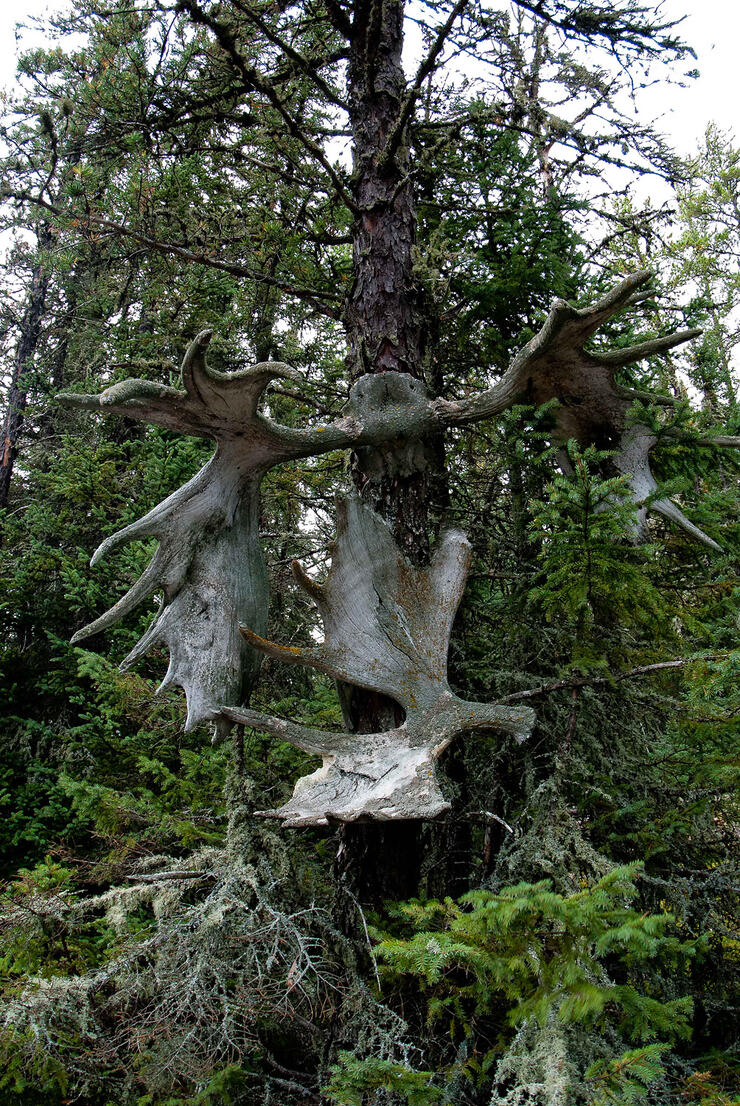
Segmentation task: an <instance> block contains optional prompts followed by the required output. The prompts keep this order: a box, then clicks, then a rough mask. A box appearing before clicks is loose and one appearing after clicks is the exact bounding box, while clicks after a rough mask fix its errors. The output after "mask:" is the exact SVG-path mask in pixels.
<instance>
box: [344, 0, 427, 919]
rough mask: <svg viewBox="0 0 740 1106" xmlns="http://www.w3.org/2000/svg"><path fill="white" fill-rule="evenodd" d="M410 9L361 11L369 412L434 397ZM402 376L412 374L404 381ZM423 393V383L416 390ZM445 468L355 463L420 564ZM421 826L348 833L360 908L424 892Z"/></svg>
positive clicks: (358, 333) (357, 14) (373, 451)
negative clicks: (401, 393)
mask: <svg viewBox="0 0 740 1106" xmlns="http://www.w3.org/2000/svg"><path fill="white" fill-rule="evenodd" d="M403 13H404V0H356V3H355V6H354V19H353V24H352V38H351V46H350V62H349V72H348V83H349V93H350V111H351V125H352V134H353V144H354V145H353V168H354V173H353V199H354V201H355V203H356V205H357V212H356V214H355V220H354V225H353V232H352V237H353V261H354V283H353V286H352V289H351V292H350V296H349V299H348V303H347V308H346V312H345V319H344V324H345V329H346V334H347V346H348V354H347V367H348V373H349V378H350V381H351V382H352V383H355V382H356V381H357V380H358V379H359V378H360V377H362V376H365V375H366V374H384V373H392V374H393V377H392V378H391V377H389V378H388V380H387V381H386V382H381V381H380V380H379V381H378V387H377V388H373V389H370V390H369V391H368V395H367V402H368V404H379V403H383V402H392V401H393V395H394V394H398V393H397V392H396V391H395V390H396V389H397V388H399V387H400V388H406V387H410V388H415V387H423V380H424V360H425V355H426V353H427V351H426V350H425V348H424V340H423V335H422V326H421V319H420V312H419V305H420V297H419V292H418V289H417V286H416V283H415V280H414V272H413V250H414V241H415V230H416V217H415V211H414V194H413V187H412V183H411V180H410V178H409V175H408V174H409V155H408V146H407V143H406V135H405V134H403V135H401V138H400V143H399V145H398V148H397V150H396V151H395V152H394V154H393V156H391V157H387V156H385V157H384V156H383V155H384V150H385V146H386V142H387V139H388V136H389V135H390V134H391V133H392V131H393V126H394V123H395V122H396V120H397V118H398V116H399V113H400V111H401V107H402V103H403V99H404V96H405V94H406V91H407V86H406V78H405V75H404V72H403V68H402V65H401V51H402V47H403ZM396 374H403V376H404V378H405V380H407V381H408V384H406V383H404V380H401V381H398V378H397V377H396ZM412 382H419V384H414V383H412ZM443 464H444V459H443V454H442V450H441V442H440V441H434V440H433V441H428V442H425V443H422V442H420V441H413V442H407V441H398V442H394V443H393V444H392V445H391V446H390V447H388V446H386V447H384V448H382V449H379V448H367V449H362V450H360V451H358V453H357V454H356V455H355V456H354V457H353V478H354V482H355V485H356V486H357V488H358V490H359V491H360V492H361V494H362V496H363V498H364V499H365V500H366V501H367V502H369V503H371V504H372V506H373V507H374V508H375V509H376V510H377V511H378V512H379V513H380V514H381V515H382V516H383V517H384V518H385V519H387V520H388V522H390V524H391V526H392V527H393V532H394V535H395V538H396V541H397V543H398V545H399V547H400V548H401V549H402V550H403V551H404V553H405V554H406V556H407V557H408V558H409V560H410V561H411V562H412V563H413V564H416V565H422V564H425V563H426V562H427V561H428V559H429V550H430V538H431V531H432V529H433V521H434V511H433V509H432V504H433V499H434V493H435V490H436V488H437V487H438V485H439V477H438V474H439V471H440V469H441V468H442V467H443ZM340 695H341V698H342V705H343V710H344V714H345V722H346V724H347V725H348V727H350V728H351V729H353V730H354V731H355V732H361V733H362V732H364V733H374V732H378V731H381V730H386V729H389V728H392V727H394V726H397V725H398V724H399V723H400V722H401V721H402V720H403V711H402V710H401V708H400V706H399V705H398V703H395V702H393V701H392V700H390V699H387V698H385V697H384V696H382V695H379V694H378V693H375V692H367V691H364V690H362V689H360V688H356V687H353V688H343V689H341V691H340ZM420 861H421V851H420V827H419V825H418V823H415V822H397V823H388V824H386V825H383V824H377V823H375V824H364V825H363V824H357V823H355V824H348V825H344V826H342V827H341V829H340V847H339V852H338V855H337V865H336V873H337V875H338V877H339V879H340V881H341V882H342V883H343V884H344V885H345V887H347V888H348V889H349V891H350V892H351V893H352V895H353V896H354V897H355V898H357V899H358V900H359V901H360V902H362V903H365V904H369V905H371V906H378V905H380V903H382V902H383V900H385V899H393V898H406V897H409V896H411V895H415V894H416V893H417V891H418V883H419V873H420Z"/></svg>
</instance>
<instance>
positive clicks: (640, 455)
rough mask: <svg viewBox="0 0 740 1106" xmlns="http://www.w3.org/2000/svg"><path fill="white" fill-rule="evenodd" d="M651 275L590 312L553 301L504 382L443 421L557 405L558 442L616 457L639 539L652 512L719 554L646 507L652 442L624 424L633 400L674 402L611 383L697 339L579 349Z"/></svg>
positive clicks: (636, 278)
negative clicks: (516, 406)
mask: <svg viewBox="0 0 740 1106" xmlns="http://www.w3.org/2000/svg"><path fill="white" fill-rule="evenodd" d="M651 275H652V274H651V273H649V272H639V273H632V274H631V275H630V276H628V277H626V278H625V279H624V280H623V281H622V282H621V284H619V285H618V286H617V287H616V288H614V289H612V291H611V292H609V293H608V294H607V295H606V296H604V297H603V298H602V299H601V300H599V301H598V302H597V303H595V304H592V305H591V306H590V307H584V308H577V307H573V306H572V304H569V303H566V302H565V301H564V300H558V301H556V302H555V304H554V305H553V308H552V310H551V312H550V315H549V317H548V318H547V320H546V322H545V324H544V326H543V327H542V329H541V331H540V332H539V334H537V335H535V337H534V338H533V339H532V341H531V342H529V343H528V344H527V345H526V346H525V347H524V349H522V350H521V351H520V352H519V353H518V354H517V356H516V357H515V358H514V360H513V362H512V363H511V366H510V367H509V369H508V370H507V372H506V373H505V375H504V376H503V378H502V379H501V380H500V381H499V382H498V383H497V384H496V385H495V386H494V387H493V388H490V389H489V390H488V391H487V392H484V393H482V394H481V395H479V396H476V397H475V398H473V399H471V400H468V401H465V402H462V403H458V404H454V405H453V404H448V405H446V415H445V418H446V421H447V422H448V424H450V425H457V426H463V425H466V424H468V423H471V422H477V421H478V420H480V419H482V418H489V417H491V416H493V415H497V414H499V413H500V412H502V411H504V410H506V409H507V408H508V407H510V406H511V405H512V404H513V403H516V402H521V401H522V400H526V402H528V403H532V404H536V405H538V406H539V405H541V404H544V403H547V402H548V401H550V400H552V399H556V400H557V401H558V407H557V409H556V411H555V420H556V425H557V433H558V437H559V438H560V440H561V441H562V442H567V441H568V440H569V439H571V438H573V439H575V440H576V441H577V442H578V443H579V444H580V445H583V446H585V445H595V446H597V448H599V449H608V450H614V451H615V456H614V458H613V460H612V464H613V466H614V468H615V469H616V470H617V472H619V473H621V474H623V475H625V476H628V477H629V485H630V490H631V493H632V498H633V500H634V502H635V505H636V507H637V521H636V532H637V536H638V537H640V538H642V539H644V538H645V537H647V529H646V523H645V519H646V515H647V513H648V511H654V512H655V513H656V514H659V515H662V516H663V517H664V518H667V519H670V520H672V521H673V522H675V523H676V525H678V526H680V527H681V529H683V530H685V531H686V533H688V534H690V535H691V536H692V537H694V538H696V539H698V540H699V541H702V542H704V543H705V544H706V545H709V546H711V547H712V548H713V549H719V548H720V547H719V546H718V545H717V543H716V542H715V541H713V540H712V539H711V538H710V537H709V536H708V535H707V534H705V533H704V532H703V531H702V530H700V529H699V528H698V526H695V525H694V524H693V523H692V522H690V521H689V519H687V518H686V516H685V515H684V514H683V512H682V511H681V510H680V509H679V508H678V507H677V506H676V504H675V503H673V502H671V500H669V499H654V500H652V502H650V503H649V504H647V505H645V504H644V501H645V500H646V499H647V498H648V497H649V496H651V495H653V494H654V493H655V492H656V490H657V483H656V480H655V477H654V476H653V474H652V472H651V470H650V462H649V453H650V450H651V448H652V447H653V445H655V442H656V440H657V439H656V437H655V435H654V434H653V433H652V432H651V430H650V429H649V428H648V427H647V426H644V425H640V424H639V423H636V422H634V421H633V420H631V419H630V409H631V408H632V407H633V406H634V403H635V401H636V400H638V399H639V400H642V401H647V402H650V401H652V402H654V403H657V404H662V405H668V406H669V405H671V403H672V401H671V400H670V399H669V398H668V397H664V396H659V395H651V394H649V393H645V392H637V391H633V390H631V389H628V388H623V387H621V386H620V385H619V384H617V383H616V382H615V379H614V377H615V374H616V372H617V370H619V369H620V368H624V367H625V366H627V365H631V364H633V363H634V362H636V361H641V360H643V359H644V358H646V357H649V356H651V355H653V354H657V353H665V352H667V351H668V350H670V349H673V348H674V347H675V346H678V345H681V344H682V343H684V342H688V341H690V340H691V339H692V338H695V337H696V336H697V335H699V334H700V333H701V331H700V330H681V331H677V332H676V333H674V334H668V335H666V336H665V337H660V338H653V339H651V340H649V341H645V342H641V343H639V344H638V345H634V346H626V347H624V348H621V349H613V350H609V351H606V352H595V351H590V352H589V351H586V350H585V349H584V345H585V343H586V342H587V341H588V340H589V339H590V338H592V337H593V336H594V334H595V333H596V332H597V331H598V330H599V328H600V327H602V326H603V325H604V323H606V322H608V321H609V319H611V318H612V317H613V316H614V315H616V314H617V313H618V312H619V311H622V310H624V309H625V308H627V307H631V306H634V305H635V304H637V303H639V302H640V301H641V300H643V299H645V298H646V295H647V293H646V292H645V291H644V290H643V291H640V289H641V288H643V286H644V285H645V284H646V283H647V281H648V280H649V279H650V277H651ZM709 444H714V445H717V446H723V445H736V444H737V441H736V440H733V439H731V438H726V437H725V438H721V437H718V438H715V439H712V440H711V442H710V443H709Z"/></svg>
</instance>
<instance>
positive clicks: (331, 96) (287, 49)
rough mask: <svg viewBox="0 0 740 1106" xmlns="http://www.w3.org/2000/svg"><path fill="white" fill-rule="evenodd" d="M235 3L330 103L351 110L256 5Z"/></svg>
mask: <svg viewBox="0 0 740 1106" xmlns="http://www.w3.org/2000/svg"><path fill="white" fill-rule="evenodd" d="M233 3H234V6H235V7H236V8H237V10H238V11H240V12H241V13H242V15H244V16H246V18H247V19H248V20H249V21H250V22H251V23H253V24H254V26H255V27H257V29H258V30H260V31H261V32H262V34H263V35H264V36H265V38H266V39H268V41H269V42H271V43H272V44H273V45H274V46H277V47H278V49H280V50H282V52H283V54H284V55H285V57H286V58H290V60H291V61H293V62H295V64H296V65H297V66H298V67H299V68H300V70H301V72H302V73H304V74H305V75H306V76H307V77H308V78H309V80H311V81H312V82H313V83H314V84H315V85H316V88H317V89H318V90H319V92H321V93H322V94H323V95H324V96H325V98H326V99H327V100H328V102H329V103H330V104H334V106H335V107H338V108H341V110H342V111H346V112H348V111H349V105H348V104H346V103H345V101H344V100H343V99H342V98H341V96H340V95H339V93H338V92H337V91H336V90H335V89H333V88H332V87H331V85H330V84H329V83H328V82H327V81H325V80H324V78H323V77H322V76H321V74H320V73H318V72H317V71H316V69H314V67H313V65H312V64H311V62H310V61H309V60H308V58H307V57H306V56H305V54H302V53H301V52H300V50H296V48H295V47H294V46H292V45H291V44H290V43H289V42H288V41H287V40H286V39H284V38H283V37H282V35H279V34H278V33H277V31H274V30H273V29H272V27H270V25H269V24H268V23H266V22H265V20H264V19H262V18H261V16H260V15H259V14H258V13H257V11H256V10H255V8H254V7H252V6H250V5H247V4H242V3H240V2H239V0H233ZM323 61H324V59H322V63H323Z"/></svg>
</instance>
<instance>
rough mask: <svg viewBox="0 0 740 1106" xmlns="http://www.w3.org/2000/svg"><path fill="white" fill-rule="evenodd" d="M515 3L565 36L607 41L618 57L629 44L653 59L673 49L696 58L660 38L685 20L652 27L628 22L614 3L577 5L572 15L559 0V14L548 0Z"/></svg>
mask: <svg viewBox="0 0 740 1106" xmlns="http://www.w3.org/2000/svg"><path fill="white" fill-rule="evenodd" d="M513 2H514V4H516V6H517V7H518V8H519V9H520V10H522V11H525V12H529V14H530V15H533V16H534V17H535V18H536V19H541V20H542V21H543V23H547V24H548V26H550V27H554V28H556V30H558V31H561V32H562V33H563V34H565V35H574V36H575V37H576V38H580V39H586V40H588V39H594V38H597V39H598V38H601V39H605V40H606V42H607V43H608V44H609V47H610V48H611V49H612V50H613V51H614V53H615V54H616V53H617V47H618V46H619V45H625V46H628V47H632V48H633V49H634V50H636V51H638V52H640V53H642V52H643V51H644V52H645V53H646V54H647V55H648V56H650V57H657V56H658V54H659V53H660V52H661V50H665V49H670V50H673V51H674V52H675V53H677V54H679V55H680V56H682V55H683V54H684V53H687V52H688V53H690V54H691V55H692V56H693V57H695V56H696V55H695V54H694V52H693V50H691V49H690V48H689V47H687V46H684V44H683V43H681V42H680V40H679V39H675V38H658V36H659V35H660V34H663V33H665V32H667V31H672V30H673V29H674V28H675V27H677V26H678V24H679V23H681V22H682V20H681V19H676V20H672V21H670V22H667V23H658V24H657V25H652V26H651V25H650V23H648V22H645V23H638V22H635V21H632V22H630V21H628V20H627V19H625V18H624V17H625V15H629V14H630V13H629V12H619V11H614V6H613V4H608V5H606V6H601V7H595V8H594V7H591V6H590V5H589V6H588V8H586V9H585V10H582V9H581V5H580V4H577V5H576V7H575V8H574V10H573V11H572V12H571V13H569V12H568V11H567V10H566V9H565V5H564V4H563V3H562V0H557V2H556V8H559V9H560V11H561V12H562V14H561V15H558V14H553V13H552V12H550V11H548V10H547V7H546V4H545V0H513ZM579 9H581V10H579ZM644 11H645V9H640V10H638V12H637V13H636V14H638V15H639V14H641V13H642V12H644Z"/></svg>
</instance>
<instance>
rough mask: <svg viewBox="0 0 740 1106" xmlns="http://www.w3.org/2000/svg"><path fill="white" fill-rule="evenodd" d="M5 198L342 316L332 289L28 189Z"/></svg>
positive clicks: (324, 313) (329, 316)
mask: <svg viewBox="0 0 740 1106" xmlns="http://www.w3.org/2000/svg"><path fill="white" fill-rule="evenodd" d="M4 197H5V198H6V199H14V200H18V201H19V202H21V203H32V204H35V205H36V206H37V207H41V208H43V209H44V210H45V211H49V212H51V214H52V215H57V216H58V217H59V218H61V219H65V220H67V221H68V222H71V223H72V224H73V225H74V223H75V222H77V223H83V224H87V225H88V226H90V227H99V228H100V229H101V230H109V231H111V232H112V233H114V234H117V235H120V236H121V237H122V238H129V239H131V240H132V241H134V242H139V243H140V244H141V245H142V246H147V247H148V248H149V249H152V250H156V251H157V253H161V254H171V255H172V256H173V257H179V258H181V259H182V260H183V261H189V262H191V263H194V264H196V265H206V266H207V267H208V268H210V269H218V270H219V271H220V272H222V273H229V275H230V276H236V277H245V278H248V279H250V280H254V281H257V282H258V283H259V284H269V285H270V286H271V287H273V288H278V289H280V291H281V292H286V293H287V294H288V295H291V296H295V297H296V299H299V300H303V301H304V302H306V303H309V304H310V305H311V306H312V307H313V308H314V310H315V311H317V312H318V313H319V314H321V315H325V316H326V317H327V318H329V319H337V318H338V317H339V315H338V313H337V312H336V311H334V310H333V309H332V308H331V307H329V305H328V303H324V302H322V301H323V300H324V299H326V300H335V301H337V300H338V299H339V297H338V296H337V295H336V294H335V293H333V292H319V291H316V290H314V289H309V288H302V287H300V286H298V285H295V284H291V283H290V282H289V281H285V280H280V279H279V278H278V277H275V276H271V275H269V274H268V273H265V272H263V271H261V270H257V269H251V268H249V266H247V265H239V264H237V263H236V262H232V261H222V260H221V259H220V258H217V257H212V256H210V255H209V254H205V253H200V252H198V251H196V250H191V249H188V248H187V247H186V246H179V245H178V244H177V243H176V242H163V241H162V240H161V239H159V238H152V237H150V235H148V234H143V233H142V232H141V231H138V230H132V229H131V228H130V227H127V226H125V225H124V224H123V223H116V222H115V221H114V220H113V219H106V218H105V217H104V216H102V215H93V213H92V212H86V213H85V214H84V215H75V216H72V215H70V214H69V213H68V212H66V211H63V210H62V209H61V208H60V207H58V206H57V205H56V204H52V203H50V202H49V201H48V200H44V199H42V197H40V196H32V195H31V194H30V193H27V192H13V191H10V190H6V191H5V192H4Z"/></svg>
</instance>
